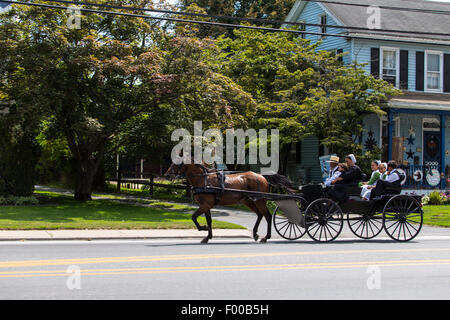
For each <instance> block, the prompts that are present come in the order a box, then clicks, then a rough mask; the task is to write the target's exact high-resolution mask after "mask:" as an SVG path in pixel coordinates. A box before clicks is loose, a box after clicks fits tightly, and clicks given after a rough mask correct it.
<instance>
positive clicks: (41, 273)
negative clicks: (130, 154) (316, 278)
mask: <svg viewBox="0 0 450 320" xmlns="http://www.w3.org/2000/svg"><path fill="white" fill-rule="evenodd" d="M434 265H450V259H433V260H388V261H354V262H322V263H300V264H265V265H228V266H195V267H152V268H113V269H83V270H81V269H80V275H81V276H87V275H132V274H135V275H137V274H167V273H204V272H230V271H276V270H302V269H337V268H367V267H369V266H379V267H400V266H434ZM70 274H71V273H70V272H68V271H67V270H33V271H6V272H0V278H25V277H58V276H66V277H67V276H69V275H70Z"/></svg>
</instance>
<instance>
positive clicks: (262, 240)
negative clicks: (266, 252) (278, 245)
mask: <svg viewBox="0 0 450 320" xmlns="http://www.w3.org/2000/svg"><path fill="white" fill-rule="evenodd" d="M266 242H267V238H262V239H261V240H260V241H259V243H266Z"/></svg>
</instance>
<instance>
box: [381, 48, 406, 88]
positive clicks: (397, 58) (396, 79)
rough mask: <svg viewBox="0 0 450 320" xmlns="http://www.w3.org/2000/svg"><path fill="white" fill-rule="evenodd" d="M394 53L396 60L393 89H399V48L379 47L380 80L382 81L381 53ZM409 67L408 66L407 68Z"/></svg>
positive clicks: (382, 58)
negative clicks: (386, 51) (385, 51)
mask: <svg viewBox="0 0 450 320" xmlns="http://www.w3.org/2000/svg"><path fill="white" fill-rule="evenodd" d="M384 50H388V51H395V60H396V62H395V63H396V67H397V70H396V75H395V87H396V88H399V87H400V48H396V47H380V79H383V60H384V57H383V51H384ZM408 67H409V66H408Z"/></svg>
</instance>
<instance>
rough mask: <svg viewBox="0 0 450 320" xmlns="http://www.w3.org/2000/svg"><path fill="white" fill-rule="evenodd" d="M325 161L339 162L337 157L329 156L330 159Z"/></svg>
mask: <svg viewBox="0 0 450 320" xmlns="http://www.w3.org/2000/svg"><path fill="white" fill-rule="evenodd" d="M327 162H333V163H339V157H336V156H331V157H330V161H327Z"/></svg>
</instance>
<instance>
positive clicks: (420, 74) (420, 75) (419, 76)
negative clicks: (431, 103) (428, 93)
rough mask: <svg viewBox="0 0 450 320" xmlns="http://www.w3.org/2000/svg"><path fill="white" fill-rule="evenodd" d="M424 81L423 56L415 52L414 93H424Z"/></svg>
mask: <svg viewBox="0 0 450 320" xmlns="http://www.w3.org/2000/svg"><path fill="white" fill-rule="evenodd" d="M424 81H425V54H424V52H422V51H417V52H416V91H424Z"/></svg>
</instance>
